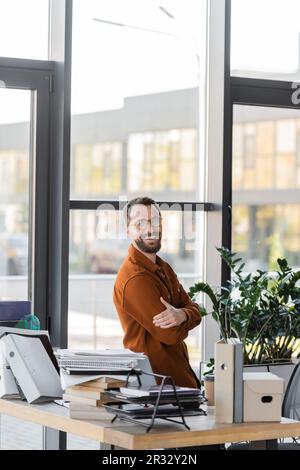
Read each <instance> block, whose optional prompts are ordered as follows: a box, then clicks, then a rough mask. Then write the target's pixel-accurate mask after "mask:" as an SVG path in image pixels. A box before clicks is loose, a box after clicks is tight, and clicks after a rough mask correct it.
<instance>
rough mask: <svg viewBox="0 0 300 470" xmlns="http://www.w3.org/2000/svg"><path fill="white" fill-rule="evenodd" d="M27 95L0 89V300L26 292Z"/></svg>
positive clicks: (26, 294) (19, 297) (23, 296)
mask: <svg viewBox="0 0 300 470" xmlns="http://www.w3.org/2000/svg"><path fill="white" fill-rule="evenodd" d="M30 124H31V91H29V90H20V89H19V90H18V89H7V88H1V89H0V299H2V300H27V299H31V297H32V296H31V292H30V278H31V276H30V268H29V266H30V262H29V260H30V257H31V250H30V249H29V243H28V242H29V238H30V237H29V233H30V197H29V193H30V174H31V171H30V170H31V168H30V167H31V161H30V160H31V159H30V155H31V144H32V143H31V138H30Z"/></svg>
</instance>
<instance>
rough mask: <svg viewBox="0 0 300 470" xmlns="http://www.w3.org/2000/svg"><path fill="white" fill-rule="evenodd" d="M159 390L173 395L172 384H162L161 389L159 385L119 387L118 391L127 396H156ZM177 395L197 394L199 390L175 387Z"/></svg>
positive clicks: (163, 393)
mask: <svg viewBox="0 0 300 470" xmlns="http://www.w3.org/2000/svg"><path fill="white" fill-rule="evenodd" d="M160 390H161V394H162V395H165V394H169V395H173V396H174V397H175V392H174V388H173V386H172V385H164V386H163V388H162V389H161V386H160V385H151V386H150V387H145V386H143V387H138V388H135V387H120V392H121V393H123V394H124V395H127V396H133V397H142V396H149V395H150V396H151V395H152V396H157V395H158V394H159V392H160ZM175 390H176V393H177V395H178V397H179V396H180V395H182V394H184V395H189V396H198V395H199V394H200V390H199V389H198V388H189V387H175Z"/></svg>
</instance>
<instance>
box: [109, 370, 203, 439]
mask: <svg viewBox="0 0 300 470" xmlns="http://www.w3.org/2000/svg"><path fill="white" fill-rule="evenodd" d="M144 374H145V375H150V376H152V377H157V378H160V379H161V384H160V389H159V392H158V395H157V399H156V402H155V405H154V410H153V413H152V416H151V417H150V416H140V417H139V418H138V419H137V418H133V417H130V415H124V414H123V413H121V411H120V412H118V409H120V406H122V403H118V407H119V408H114V410H115V416H114V418H113V419H112V420H111V422H112V423H113V422H114V421H115V420H116V419H117V418H120V419H125V420H128V421H131V422H135V423H138V424H140V425H142V426H145V427H146V428H147V430H146V432H149V431H150V430H151V429H152V427H153V425H154V422H155V419H156V418H157V419H164V420H166V421H172V422H174V423H178V424H182V425H183V426H185V427H186V429H188V430H190V428H189V426H188V425H187V424H186V421H185V419H184V410H183V408H182V405H181V403H180V400H179V398H178V394H177V392H176V386H175V382H174V379H173V378H172V377H171V376H169V375H160V374H152V373H150V372H144V371H136V370H135V369H132V370H131V371H130V372H129V373H128V375H127V379H126V384H125V386H126V387H127V386H128V384H129V378H130V376H132V375H135V376H136V377H137V380H138V383H139V386H140V387H141V386H142V383H141V379H140V375H144ZM166 381H170V382H171V385H172V387H173V391H174V395H175V400H174V403H173V404H176V405H177V406H178V410H179V413H180V417H181V421H178V420H175V419H172V418H170V417H167V416H157V412H158V410H159V405H160V404H161V403H160V400H161V397H162V390H163V388H164V386H165V385H166ZM168 385H170V384H168ZM134 398H136V397H132V399H133V400H132V402H134ZM124 402H127V403H128V402H130V398H129V397H128V399H126V401H125V400H124ZM135 403H136V402H135ZM139 404H141V403H140V402H139ZM104 406H105V405H104ZM146 406H147V404H146V403H145V407H146ZM110 409H111V408H110ZM195 415H206V412H205V411H204V410H202V409H201V408H199V409H198V410H197V413H196V412H195ZM141 419H151V423H150V425H148V424H144V423H142V422H141V421H140V420H141Z"/></svg>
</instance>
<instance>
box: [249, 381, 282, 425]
mask: <svg viewBox="0 0 300 470" xmlns="http://www.w3.org/2000/svg"><path fill="white" fill-rule="evenodd" d="M243 382H244V422H249V421H280V420H281V406H282V398H283V391H284V380H283V379H282V378H280V377H278V376H277V375H275V374H272V373H271V372H245V373H244V374H243Z"/></svg>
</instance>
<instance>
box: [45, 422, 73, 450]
mask: <svg viewBox="0 0 300 470" xmlns="http://www.w3.org/2000/svg"><path fill="white" fill-rule="evenodd" d="M66 448H67V434H66V433H65V432H62V431H57V430H56V429H52V428H46V427H44V445H43V449H44V450H65V449H66Z"/></svg>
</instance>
